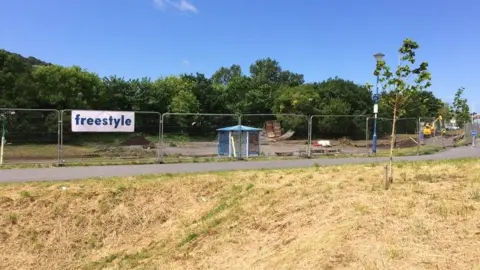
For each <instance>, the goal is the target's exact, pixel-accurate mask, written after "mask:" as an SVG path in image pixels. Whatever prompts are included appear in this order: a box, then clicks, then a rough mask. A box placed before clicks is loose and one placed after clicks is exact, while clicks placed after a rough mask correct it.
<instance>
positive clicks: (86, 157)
mask: <svg viewBox="0 0 480 270" xmlns="http://www.w3.org/2000/svg"><path fill="white" fill-rule="evenodd" d="M410 138H413V139H414V140H416V139H417V138H416V135H415V134H413V135H400V137H399V139H398V141H397V148H398V149H407V148H414V147H416V143H415V142H414V141H413V140H411V139H410ZM314 141H315V140H314ZM331 143H332V147H331V148H329V149H330V150H334V151H337V152H339V153H344V154H353V155H355V154H359V155H362V154H367V153H369V152H370V151H371V143H372V142H371V141H368V142H366V141H365V140H358V141H348V140H341V139H340V140H331ZM424 143H425V145H429V146H438V147H442V146H444V147H450V146H453V145H454V142H453V137H446V138H442V137H441V136H438V137H433V138H427V139H425V141H424ZM151 146H153V147H154V148H153V149H152V148H150V147H151ZM155 146H156V147H155ZM307 147H308V144H307V140H285V141H277V142H273V141H272V142H268V143H267V144H262V145H260V152H261V155H260V156H266V157H273V156H277V155H282V154H285V155H293V156H301V155H304V154H305V153H306V151H307ZM155 148H156V149H155ZM320 148H321V147H313V146H312V150H313V151H314V152H315V150H317V149H320ZM377 148H378V149H380V151H381V150H382V149H388V148H389V141H388V140H385V139H380V140H379V141H378V144H377ZM62 152H63V154H62V160H64V161H65V162H69V163H72V162H78V163H84V162H86V163H88V162H94V163H97V162H98V163H101V162H110V161H118V162H121V161H139V160H151V161H154V160H156V159H157V157H158V156H159V153H161V154H163V155H164V156H166V157H173V158H176V157H194V158H195V157H217V156H218V154H217V153H218V146H217V141H216V140H212V141H207V142H206V141H203V142H175V143H169V142H166V143H165V144H164V146H163V147H162V146H161V145H159V144H156V145H154V144H151V145H149V148H143V147H142V146H123V145H121V146H119V145H104V146H101V145H96V146H70V145H64V146H63V149H62ZM58 160H59V148H58V145H20V146H10V145H9V146H7V147H5V157H4V162H5V163H6V164H15V163H37V164H41V163H56V162H57V161H58Z"/></svg>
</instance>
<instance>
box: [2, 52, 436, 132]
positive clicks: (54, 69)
mask: <svg viewBox="0 0 480 270" xmlns="http://www.w3.org/2000/svg"><path fill="white" fill-rule="evenodd" d="M384 95H386V94H384ZM412 100H413V101H412V102H411V103H410V104H409V105H408V106H407V109H406V114H405V115H403V117H419V116H432V117H433V116H435V115H436V114H437V112H438V111H439V109H441V108H442V107H443V103H442V102H441V100H439V99H438V98H436V97H435V96H434V95H433V93H432V92H421V93H419V94H418V96H417V97H415V98H413V99H412ZM0 107H3V108H29V109H57V110H62V109H95V110H123V111H131V110H135V111H156V112H161V113H165V112H185V113H197V112H200V113H202V112H203V113H219V114H220V113H230V114H240V113H249V114H253V113H262V114H292V113H294V114H305V115H365V114H368V115H370V114H371V113H372V110H373V100H372V93H371V90H370V89H368V88H367V87H365V86H363V85H358V84H356V83H354V82H352V81H349V80H345V79H342V78H337V77H335V78H329V79H326V80H324V81H321V82H314V83H305V80H304V76H303V75H302V74H299V73H295V72H292V71H288V70H284V69H282V68H281V66H280V64H279V63H278V62H277V61H276V60H274V59H271V58H265V59H259V60H257V61H255V62H254V63H253V64H251V65H250V68H249V70H248V73H247V72H244V71H243V70H242V68H241V67H240V66H238V65H232V66H230V67H221V68H219V69H218V70H217V71H216V72H215V73H214V74H213V75H212V76H211V77H207V76H205V75H204V74H201V73H196V74H181V75H179V76H168V77H162V78H158V79H151V78H140V79H124V78H121V77H117V76H109V77H103V78H102V77H100V76H98V75H97V74H95V73H92V72H88V71H87V70H85V69H82V68H80V67H78V66H72V67H63V66H59V65H54V64H50V63H46V62H43V61H41V60H38V59H35V58H33V57H29V58H25V57H22V56H21V55H18V54H14V53H10V52H8V51H5V50H0ZM382 113H384V115H383V116H386V117H388V116H389V115H391V114H390V113H389V112H388V109H387V108H383V109H382V104H380V117H382ZM45 115H47V114H45ZM48 115H50V116H44V117H45V119H42V120H37V121H36V123H35V124H32V123H28V124H25V123H22V120H20V119H19V120H17V122H16V124H15V126H16V127H15V126H14V127H12V128H14V129H19V130H20V128H22V130H26V131H28V129H29V128H30V129H36V130H45V131H47V130H48V131H49V132H51V133H55V132H56V131H55V127H56V126H55V124H54V123H55V121H56V120H55V119H49V117H50V118H54V117H52V116H51V115H52V114H48ZM279 119H281V120H283V121H284V125H285V126H286V128H294V129H297V131H298V133H302V132H300V131H301V130H304V132H303V133H305V132H306V127H305V126H306V121H304V120H301V121H300V120H294V119H293V118H292V117H290V118H289V117H283V118H282V117H279ZM352 119H353V120H352ZM177 120H178V119H177ZM262 120H263V121H264V119H262ZM25 121H26V120H25ZM178 121H180V120H178ZM218 121H219V120H218ZM315 121H316V122H315V123H314V128H315V129H316V132H317V134H318V133H324V134H330V135H335V136H364V134H365V118H361V117H358V118H338V117H337V118H325V117H324V118H318V119H316V120H315ZM49 122H50V125H48V124H45V123H49ZM387 123H388V121H385V124H386V125H388V124H387ZM221 124H222V123H215V121H210V122H209V123H208V124H205V125H203V126H202V128H201V129H200V130H201V131H202V132H206V131H207V130H210V131H212V130H213V131H214V130H215V128H217V127H218V125H221ZM251 124H255V125H257V126H258V125H262V124H261V123H251ZM178 125H183V126H185V127H187V123H186V122H185V123H181V121H180V123H178ZM379 128H380V129H381V128H382V127H379ZM384 128H388V127H387V126H385V127H384ZM145 132H154V128H152V130H147V131H145Z"/></svg>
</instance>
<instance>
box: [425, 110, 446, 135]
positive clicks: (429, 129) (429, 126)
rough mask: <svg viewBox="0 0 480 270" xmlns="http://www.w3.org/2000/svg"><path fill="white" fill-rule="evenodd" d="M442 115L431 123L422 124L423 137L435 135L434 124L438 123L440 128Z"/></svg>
mask: <svg viewBox="0 0 480 270" xmlns="http://www.w3.org/2000/svg"><path fill="white" fill-rule="evenodd" d="M442 120H443V118H442V116H441V115H439V116H438V117H437V118H435V120H433V122H431V123H425V125H424V126H423V136H425V137H430V136H432V135H433V136H435V129H436V124H437V122H438V123H439V124H440V129H442Z"/></svg>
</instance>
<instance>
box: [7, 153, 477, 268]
mask: <svg viewBox="0 0 480 270" xmlns="http://www.w3.org/2000/svg"><path fill="white" fill-rule="evenodd" d="M382 174H383V172H382V166H381V165H356V166H337V167H315V168H305V169H295V170H262V171H248V172H223V173H215V174H185V175H170V174H168V175H159V176H142V177H128V178H121V179H120V178H112V179H102V180H95V179H92V180H85V181H73V182H55V183H51V182H42V183H26V184H9V185H1V186H0V208H1V220H0V238H1V241H0V268H1V269H103V268H108V269H133V268H135V269H139V268H140V269H159V268H160V269H165V268H168V269H192V268H201V269H227V268H233V269H252V268H263V269H472V266H473V267H475V266H478V265H480V259H479V257H478V241H479V240H480V228H479V227H478V226H479V225H478V216H480V180H479V179H480V161H479V160H478V159H475V160H461V161H450V162H423V163H399V164H397V168H396V169H395V175H396V179H395V182H394V184H393V186H392V189H391V190H389V191H385V190H384V189H383V188H382Z"/></svg>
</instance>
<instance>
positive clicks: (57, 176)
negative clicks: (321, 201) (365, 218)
mask: <svg viewBox="0 0 480 270" xmlns="http://www.w3.org/2000/svg"><path fill="white" fill-rule="evenodd" d="M467 157H478V158H480V146H479V147H478V148H472V147H458V148H452V149H449V150H447V151H444V152H441V153H436V154H433V155H425V156H410V157H396V158H395V160H396V161H417V160H447V159H459V158H467ZM386 161H388V158H333V159H327V158H322V159H302V160H277V161H248V162H246V161H235V162H211V163H181V164H153V165H117V166H89V167H63V168H43V169H12V170H0V183H8V182H29V181H66V180H77V179H85V178H94V177H114V176H135V175H143V174H162V173H195V172H210V171H232V170H254V169H280V168H300V167H311V166H313V165H314V164H318V165H320V166H329V165H342V164H361V163H372V162H386Z"/></svg>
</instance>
